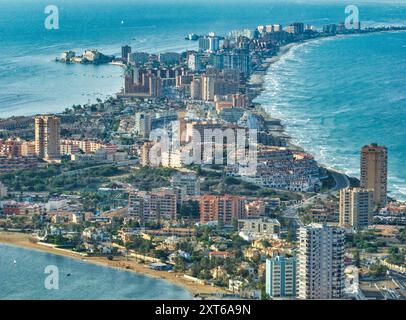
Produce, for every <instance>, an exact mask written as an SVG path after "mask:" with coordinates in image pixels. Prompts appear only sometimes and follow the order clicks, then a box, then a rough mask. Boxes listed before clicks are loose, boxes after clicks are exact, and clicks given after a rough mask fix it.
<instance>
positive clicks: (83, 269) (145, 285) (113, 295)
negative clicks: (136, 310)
mask: <svg viewBox="0 0 406 320" xmlns="http://www.w3.org/2000/svg"><path fill="white" fill-rule="evenodd" d="M14 259H15V260H16V262H17V263H16V264H14V262H13V260H14ZM49 265H53V266H56V267H58V269H59V289H58V290H48V289H46V288H45V285H44V281H45V279H46V277H47V276H48V275H49V274H45V273H44V270H45V268H46V267H47V266H49ZM68 273H71V275H70V276H69V277H68V276H66V275H67V274H68ZM4 299H7V300H13V299H38V300H39V299H44V300H45V299H46V300H51V299H86V300H97V299H109V300H110V299H120V300H123V299H126V300H128V299H143V300H154V299H163V300H169V299H182V300H186V299H192V296H191V295H190V294H189V293H188V292H187V291H186V290H185V289H183V288H181V287H178V286H175V285H173V284H171V283H169V282H167V281H164V280H158V279H153V278H151V277H148V276H143V275H139V274H135V273H133V272H130V271H122V270H118V269H114V268H107V267H102V266H99V265H95V264H91V263H86V262H82V261H80V260H75V259H71V258H65V257H62V256H58V255H52V254H48V253H43V252H39V251H35V250H27V249H22V248H17V247H14V246H8V245H1V244H0V300H4Z"/></svg>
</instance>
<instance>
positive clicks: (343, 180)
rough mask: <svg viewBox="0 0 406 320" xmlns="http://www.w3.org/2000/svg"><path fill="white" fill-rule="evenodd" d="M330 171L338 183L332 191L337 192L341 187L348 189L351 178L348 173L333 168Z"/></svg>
mask: <svg viewBox="0 0 406 320" xmlns="http://www.w3.org/2000/svg"><path fill="white" fill-rule="evenodd" d="M330 173H331V175H332V177H333V178H334V181H335V183H336V185H335V186H334V187H333V188H332V189H331V190H330V191H331V192H337V191H340V190H341V189H346V188H349V187H350V179H348V177H347V175H345V174H344V173H340V172H338V171H335V170H331V169H330Z"/></svg>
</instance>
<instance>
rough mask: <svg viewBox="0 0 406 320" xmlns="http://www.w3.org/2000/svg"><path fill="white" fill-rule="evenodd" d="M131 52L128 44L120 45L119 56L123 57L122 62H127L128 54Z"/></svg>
mask: <svg viewBox="0 0 406 320" xmlns="http://www.w3.org/2000/svg"><path fill="white" fill-rule="evenodd" d="M130 53H131V47H130V46H128V45H125V46H122V47H121V58H122V59H123V62H125V63H127V62H128V55H129V54H130Z"/></svg>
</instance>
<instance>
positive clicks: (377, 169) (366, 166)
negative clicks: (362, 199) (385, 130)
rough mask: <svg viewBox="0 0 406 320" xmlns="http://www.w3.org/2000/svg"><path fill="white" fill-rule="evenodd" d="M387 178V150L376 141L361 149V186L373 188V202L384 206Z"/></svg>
mask: <svg viewBox="0 0 406 320" xmlns="http://www.w3.org/2000/svg"><path fill="white" fill-rule="evenodd" d="M387 180H388V151H387V149H386V147H382V146H378V145H377V144H376V143H373V144H370V145H368V146H364V147H362V149H361V187H363V188H365V189H373V190H374V203H375V205H376V206H378V207H384V206H386V202H387Z"/></svg>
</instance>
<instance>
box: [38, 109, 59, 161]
mask: <svg viewBox="0 0 406 320" xmlns="http://www.w3.org/2000/svg"><path fill="white" fill-rule="evenodd" d="M60 130H61V123H60V119H59V118H58V117H56V116H37V117H35V153H36V155H37V157H39V158H42V159H45V160H58V159H60V156H61V152H60Z"/></svg>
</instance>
